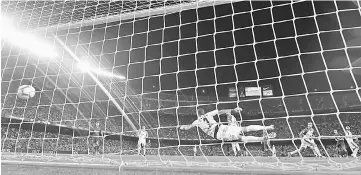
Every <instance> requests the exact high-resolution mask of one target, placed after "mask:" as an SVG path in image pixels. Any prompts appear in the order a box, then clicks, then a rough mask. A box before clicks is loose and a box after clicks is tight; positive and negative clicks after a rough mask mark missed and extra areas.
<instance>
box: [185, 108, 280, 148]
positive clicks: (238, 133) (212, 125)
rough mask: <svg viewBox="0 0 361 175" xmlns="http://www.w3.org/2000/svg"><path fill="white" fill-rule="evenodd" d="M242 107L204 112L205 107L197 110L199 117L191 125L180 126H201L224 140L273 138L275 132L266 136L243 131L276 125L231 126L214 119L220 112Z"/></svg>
mask: <svg viewBox="0 0 361 175" xmlns="http://www.w3.org/2000/svg"><path fill="white" fill-rule="evenodd" d="M241 111H242V109H241V108H235V109H225V110H214V111H211V112H208V113H205V112H204V109H201V108H200V109H198V110H197V117H198V119H197V120H195V121H194V122H193V123H192V124H190V125H183V126H181V127H180V129H182V130H189V129H191V128H193V127H198V128H200V129H201V130H202V131H203V132H205V133H206V134H207V135H209V136H211V137H213V138H215V139H217V140H223V141H242V142H261V141H264V140H267V139H268V138H273V137H274V136H275V134H270V135H267V136H264V137H254V136H244V135H243V133H245V132H251V131H259V130H273V129H274V126H273V125H270V126H261V125H249V126H245V127H242V126H231V125H223V124H221V123H217V122H216V121H215V120H214V118H213V117H214V116H215V115H217V114H219V115H222V114H227V113H231V112H241Z"/></svg>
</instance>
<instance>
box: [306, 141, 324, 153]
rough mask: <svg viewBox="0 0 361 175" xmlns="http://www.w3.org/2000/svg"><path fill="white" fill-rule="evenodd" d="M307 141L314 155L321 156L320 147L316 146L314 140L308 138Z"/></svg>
mask: <svg viewBox="0 0 361 175" xmlns="http://www.w3.org/2000/svg"><path fill="white" fill-rule="evenodd" d="M308 142H309V143H310V144H311V146H310V148H311V149H312V151H313V154H315V156H316V157H323V156H322V154H321V151H320V149H318V146H317V144H316V143H315V140H313V139H310V140H308Z"/></svg>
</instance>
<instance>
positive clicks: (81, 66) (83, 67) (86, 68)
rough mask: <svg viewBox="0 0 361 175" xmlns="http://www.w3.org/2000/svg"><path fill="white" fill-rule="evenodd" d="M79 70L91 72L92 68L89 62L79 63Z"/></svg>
mask: <svg viewBox="0 0 361 175" xmlns="http://www.w3.org/2000/svg"><path fill="white" fill-rule="evenodd" d="M78 68H79V69H80V70H81V71H83V72H89V71H90V69H91V66H90V64H89V63H87V62H79V63H78Z"/></svg>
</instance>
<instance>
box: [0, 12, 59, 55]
mask: <svg viewBox="0 0 361 175" xmlns="http://www.w3.org/2000/svg"><path fill="white" fill-rule="evenodd" d="M0 24H1V27H0V28H1V32H0V36H1V38H2V39H4V40H6V41H7V42H9V43H11V44H12V45H15V46H17V47H19V48H21V49H25V50H28V51H29V52H32V53H34V54H36V55H38V56H42V57H50V58H52V57H55V56H57V53H56V52H55V51H54V49H53V48H52V44H50V43H47V42H46V41H43V40H41V39H40V38H37V37H35V36H34V35H33V34H31V33H27V32H23V31H21V30H19V29H16V28H15V27H13V25H12V22H11V20H9V19H8V18H6V17H4V16H2V17H1V18H0Z"/></svg>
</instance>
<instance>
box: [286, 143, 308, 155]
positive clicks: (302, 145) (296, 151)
mask: <svg viewBox="0 0 361 175" xmlns="http://www.w3.org/2000/svg"><path fill="white" fill-rule="evenodd" d="M306 148H307V145H306V144H305V142H304V141H303V140H301V146H300V148H299V149H296V150H294V151H292V152H289V153H288V157H291V156H292V155H294V154H296V153H300V154H301V152H302V151H303V150H305V149H306Z"/></svg>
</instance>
